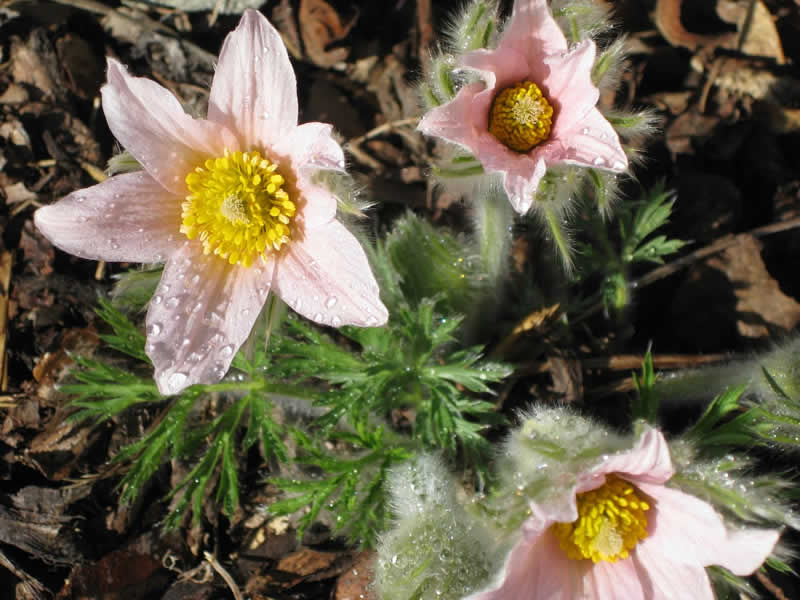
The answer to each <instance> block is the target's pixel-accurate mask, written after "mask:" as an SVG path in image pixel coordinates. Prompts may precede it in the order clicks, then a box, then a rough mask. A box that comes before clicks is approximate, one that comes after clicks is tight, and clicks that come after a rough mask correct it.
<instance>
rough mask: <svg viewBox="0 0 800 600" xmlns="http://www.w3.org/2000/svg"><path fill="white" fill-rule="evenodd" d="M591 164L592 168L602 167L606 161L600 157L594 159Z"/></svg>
mask: <svg viewBox="0 0 800 600" xmlns="http://www.w3.org/2000/svg"><path fill="white" fill-rule="evenodd" d="M592 164H593V165H594V166H596V167H600V166H602V165H604V164H606V159H605V158H603V157H602V156H598V157H597V158H595V159H594V160H593V161H592Z"/></svg>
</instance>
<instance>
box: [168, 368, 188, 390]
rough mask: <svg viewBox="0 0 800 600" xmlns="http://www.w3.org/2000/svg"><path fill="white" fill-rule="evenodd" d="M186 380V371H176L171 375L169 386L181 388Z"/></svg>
mask: <svg viewBox="0 0 800 600" xmlns="http://www.w3.org/2000/svg"><path fill="white" fill-rule="evenodd" d="M185 382H186V373H181V372H180V371H176V372H175V373H173V374H172V375H170V376H169V381H168V383H169V386H170V387H171V388H173V389H177V388H180V387H181V386H183V384H184V383H185Z"/></svg>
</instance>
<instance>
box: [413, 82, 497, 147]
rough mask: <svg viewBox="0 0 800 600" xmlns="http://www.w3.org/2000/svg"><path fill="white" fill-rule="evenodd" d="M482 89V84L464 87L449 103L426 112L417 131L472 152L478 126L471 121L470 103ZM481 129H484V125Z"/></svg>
mask: <svg viewBox="0 0 800 600" xmlns="http://www.w3.org/2000/svg"><path fill="white" fill-rule="evenodd" d="M484 88H485V86H484V84H483V83H471V84H469V85H465V86H464V87H462V88H461V89H460V90H459V91H458V94H456V97H455V98H453V99H452V100H451V101H450V102H448V103H446V104H442V105H441V106H437V107H436V108H434V109H432V110H430V111H428V112H427V113H426V114H425V116H424V117H422V119H421V120H420V122H419V125H417V129H419V130H420V131H421V132H422V133H424V134H425V135H432V136H435V137H440V138H443V139H445V140H448V141H450V142H454V143H456V144H460V145H462V146H464V147H466V148H468V149H470V150H473V147H474V146H475V138H476V136H477V135H478V125H477V124H476V123H473V122H472V120H471V119H472V102H473V100H474V98H475V95H476V94H477V93H478V92H480V91H481V90H483V89H484ZM483 129H486V125H485V123H484V126H483ZM473 151H474V150H473ZM478 160H480V157H478Z"/></svg>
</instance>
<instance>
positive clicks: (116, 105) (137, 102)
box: [101, 58, 236, 196]
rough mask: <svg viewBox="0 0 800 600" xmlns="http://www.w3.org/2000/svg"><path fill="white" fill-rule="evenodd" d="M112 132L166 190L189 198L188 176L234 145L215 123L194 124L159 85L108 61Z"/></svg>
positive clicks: (107, 108)
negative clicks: (210, 158)
mask: <svg viewBox="0 0 800 600" xmlns="http://www.w3.org/2000/svg"><path fill="white" fill-rule="evenodd" d="M101 94H102V96H103V112H104V113H105V115H106V120H107V121H108V127H109V128H110V129H111V132H112V133H113V134H114V137H116V138H117V140H119V143H120V144H122V146H123V147H124V148H125V149H126V150H127V151H128V152H130V153H131V154H132V155H133V156H134V157H135V158H136V160H138V161H139V163H140V164H141V165H142V166H143V167H144V169H145V170H146V171H147V172H148V173H149V174H150V175H152V176H153V178H154V179H156V180H157V181H158V182H159V183H160V184H161V185H162V186H164V187H165V188H166V189H168V190H169V191H171V192H173V193H175V194H178V195H179V196H185V195H186V181H185V178H186V175H187V174H188V173H189V172H190V171H191V170H192V169H194V167H196V166H197V165H199V164H200V163H201V162H202V161H203V160H205V159H206V158H208V157H210V156H222V153H223V151H224V149H225V147H226V146H227V147H231V149H235V148H233V147H232V146H233V145H234V144H235V143H236V142H235V138H233V137H232V134H231V133H230V132H229V131H226V130H225V128H224V127H222V126H220V125H219V124H217V123H211V122H210V121H204V120H201V119H193V118H192V117H190V116H189V115H187V114H186V113H185V112H183V108H181V105H180V102H178V99H177V98H175V96H173V95H172V94H171V93H170V92H169V91H168V90H166V89H165V88H163V87H161V86H160V85H158V84H157V83H156V82H154V81H151V80H149V79H144V78H142V77H132V76H130V75H128V73H127V71H126V70H125V67H123V66H122V65H121V64H119V63H118V62H117V61H116V60H114V59H113V58H109V59H108V83H107V84H106V85H104V86H103V88H102V90H101Z"/></svg>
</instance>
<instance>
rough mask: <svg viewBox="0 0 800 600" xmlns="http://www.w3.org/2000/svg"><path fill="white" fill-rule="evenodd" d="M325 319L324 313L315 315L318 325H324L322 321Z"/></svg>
mask: <svg viewBox="0 0 800 600" xmlns="http://www.w3.org/2000/svg"><path fill="white" fill-rule="evenodd" d="M323 317H324V315H323V314H322V313H319V312H318V313H317V314H315V315H314V320H315V321H316V322H317V323H322V319H323Z"/></svg>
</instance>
